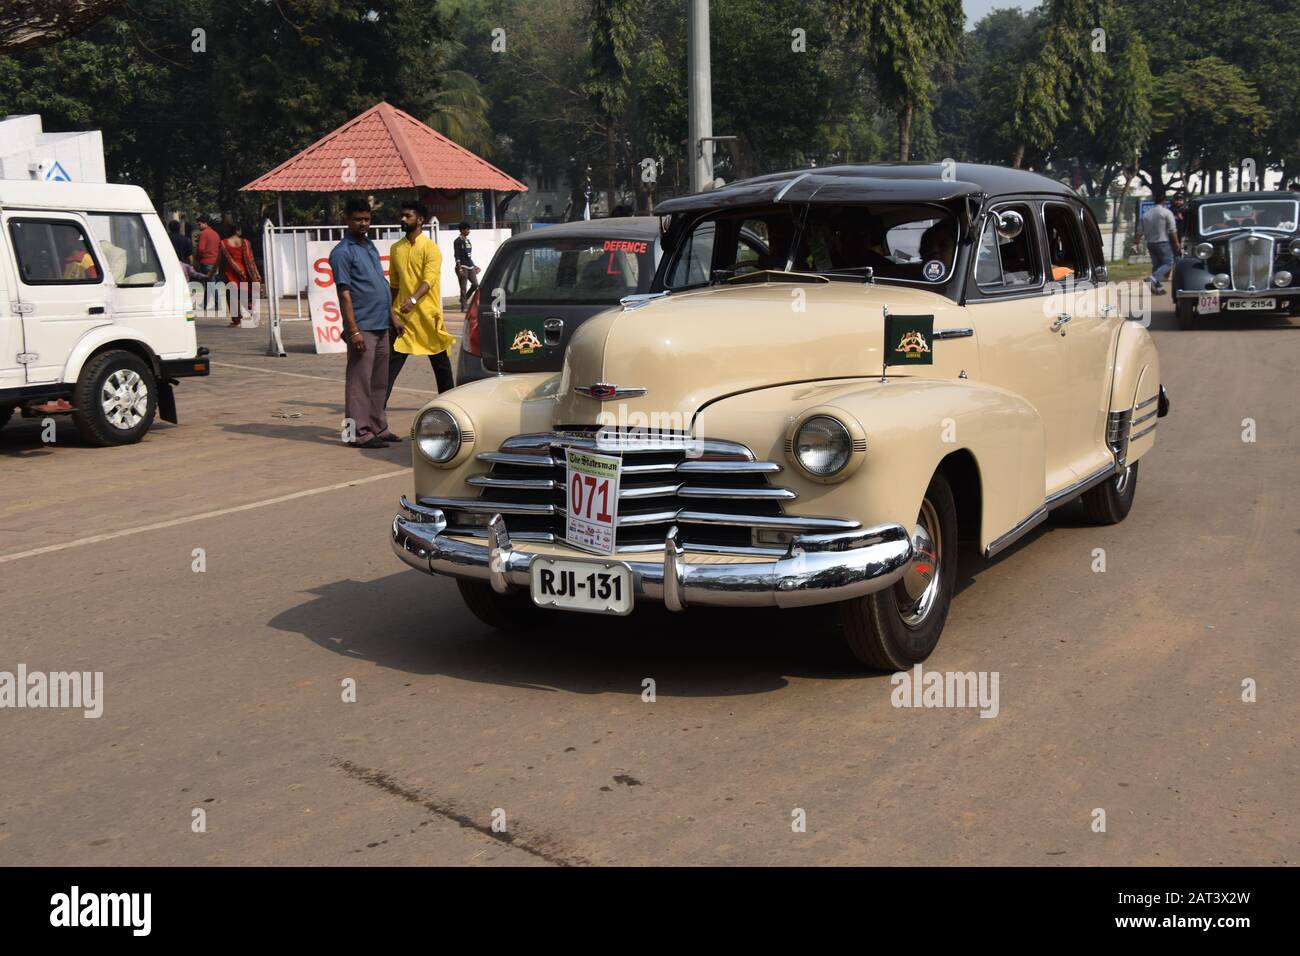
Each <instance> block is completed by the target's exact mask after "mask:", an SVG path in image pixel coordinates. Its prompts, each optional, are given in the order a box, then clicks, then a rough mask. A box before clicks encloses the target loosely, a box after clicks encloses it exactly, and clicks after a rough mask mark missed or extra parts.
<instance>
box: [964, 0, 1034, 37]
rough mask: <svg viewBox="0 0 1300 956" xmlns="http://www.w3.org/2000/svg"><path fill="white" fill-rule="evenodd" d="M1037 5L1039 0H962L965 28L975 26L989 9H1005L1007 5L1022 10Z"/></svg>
mask: <svg viewBox="0 0 1300 956" xmlns="http://www.w3.org/2000/svg"><path fill="white" fill-rule="evenodd" d="M1038 5H1039V0H962V6H963V7H965V8H966V29H967V30H969V29H970V28H971V27H973V26H975V23H976V21H978V20H979V19H980V18H981V17H982V16H984V14H986V13H988V12H989V11H990V10H997V9H1005V8H1007V7H1019V8H1020V9H1022V10H1028V9H1029V8H1030V7H1036V6H1038Z"/></svg>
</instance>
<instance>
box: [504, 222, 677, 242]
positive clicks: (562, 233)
mask: <svg viewBox="0 0 1300 956" xmlns="http://www.w3.org/2000/svg"><path fill="white" fill-rule="evenodd" d="M556 238H558V239H580V238H596V239H640V240H643V241H644V240H652V239H658V238H659V218H658V217H657V216H615V217H613V218H611V219H579V220H578V221H577V222H557V223H554V224H553V225H549V226H543V227H541V228H540V229H530V230H529V231H528V232H521V233H517V234H515V235H513V236H511V237H510V238H509V239H508V240H506V241H507V242H532V241H539V242H540V241H545V240H548V239H556Z"/></svg>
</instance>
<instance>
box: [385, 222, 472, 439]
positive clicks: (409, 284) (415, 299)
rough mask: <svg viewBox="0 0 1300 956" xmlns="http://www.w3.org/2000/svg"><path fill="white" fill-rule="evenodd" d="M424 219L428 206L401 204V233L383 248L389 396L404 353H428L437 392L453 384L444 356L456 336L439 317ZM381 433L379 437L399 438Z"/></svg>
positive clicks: (438, 263) (437, 260) (437, 270)
mask: <svg viewBox="0 0 1300 956" xmlns="http://www.w3.org/2000/svg"><path fill="white" fill-rule="evenodd" d="M428 218H429V211H428V210H427V209H426V208H425V207H424V205H423V204H422V203H418V202H407V203H402V229H403V231H404V232H405V233H406V235H405V236H404V237H402V238H401V239H398V240H397V241H396V242H395V243H393V248H392V249H391V250H390V251H389V253H388V284H389V285H390V286H392V289H393V325H394V326H395V328H396V330H397V331H396V332H395V337H394V340H393V348H392V352H391V355H390V356H389V359H388V394H389V396H391V395H392V394H393V383H394V382H396V381H397V373H398V372H400V371H401V370H402V366H403V365H405V364H406V357H407V356H408V355H427V356H429V364H430V365H432V366H433V376H434V378H435V379H437V381H438V391H439V392H445V391H447V390H448V389H449V388H452V387H453V386H454V385H455V384H456V383H455V380H454V379H453V378H452V373H451V356H450V352H451V347H452V344H453V343H455V341H456V340H455V338H453V337H452V335H451V333H450V332H448V331H447V327H446V326H445V325H444V324H443V321H442V282H441V276H442V253H441V252H440V251H439V250H438V246H437V243H435V242H434V241H433V240H432V239H430V238H429V237H428V236H427V235H425V234H424V224H425V222H427V221H428ZM385 404H386V403H385ZM383 437H384V441H396V440H400V439H397V438H396V436H392V437H390V436H387V435H386V436H383Z"/></svg>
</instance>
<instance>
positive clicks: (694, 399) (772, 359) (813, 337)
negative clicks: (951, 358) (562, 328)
mask: <svg viewBox="0 0 1300 956" xmlns="http://www.w3.org/2000/svg"><path fill="white" fill-rule="evenodd" d="M886 307H888V309H889V311H890V312H891V313H893V314H925V315H929V314H933V315H934V316H935V327H936V328H939V327H941V326H942V325H943V324H944V323H945V322H954V323H955V322H958V321H960V320H959V319H958V318H957V317H956V314H957V313H962V312H964V310H963V309H962V308H961V307H959V306H957V305H955V304H954V303H952V302H951V301H950V300H948V299H946V298H944V297H943V296H940V295H938V294H936V293H931V292H926V291H923V290H919V289H910V288H905V287H899V286H886V285H867V284H863V283H848V282H831V283H818V282H811V281H810V282H809V283H808V284H807V285H795V284H791V283H786V282H773V283H763V284H759V285H744V286H723V287H718V288H713V289H706V290H701V291H698V292H690V293H676V294H673V295H670V296H666V297H664V298H662V299H658V300H655V301H652V302H651V303H649V304H647V305H645V306H642V307H640V308H637V309H633V310H631V311H626V312H612V313H607V314H605V315H601V316H597V317H595V318H593V319H591V320H590V321H588V322H587V323H586V324H584V325H583V326H582V328H581V329H579V330H578V332H577V333H575V335H574V337H573V339H572V341H571V342H570V343H569V348H568V351H567V353H566V355H565V360H564V370H563V373H562V377H561V380H560V383H559V395H558V396H557V398H558V403H557V406H556V409H555V412H554V422H553V424H554V425H555V426H556V427H562V426H569V425H592V424H602V423H612V422H615V421H618V422H623V421H626V422H627V423H628V424H630V425H631V427H636V426H637V425H638V424H640V425H643V426H644V427H650V428H664V429H667V428H674V427H676V428H683V429H684V428H689V427H690V426H691V423H692V422H693V421H694V416H695V414H696V413H697V412H698V411H699V410H700V409H701V408H703V407H704V406H705V405H707V404H708V403H709V402H711V401H714V400H716V399H719V398H722V397H725V396H727V395H734V394H736V393H738V392H745V391H749V390H752V389H756V388H764V387H767V386H771V385H778V384H787V383H792V382H803V381H811V380H816V379H833V378H852V377H856V376H868V375H879V374H880V370H881V355H882V352H883V348H882V338H883V335H884V309H885V308H886ZM945 314H946V315H945ZM896 371H897V370H896ZM891 374H892V373H891ZM595 383H606V384H610V385H616V386H619V387H620V388H633V389H645V394H644V395H639V396H636V395H633V396H628V397H618V398H613V399H610V400H608V401H599V400H596V399H592V398H588V397H585V396H583V395H579V394H577V393H576V392H575V391H574V389H575V388H576V387H579V386H585V385H592V384H595ZM656 416H658V418H657V419H656ZM656 421H658V422H659V424H656ZM674 423H677V424H674Z"/></svg>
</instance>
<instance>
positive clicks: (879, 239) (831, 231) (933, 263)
mask: <svg viewBox="0 0 1300 956" xmlns="http://www.w3.org/2000/svg"><path fill="white" fill-rule="evenodd" d="M956 256H957V222H956V220H955V219H954V218H953V216H952V214H951V213H950V212H948V210H946V209H945V208H943V207H941V206H928V205H922V204H909V205H885V204H880V205H871V206H865V205H843V206H840V205H836V206H830V205H826V206H818V205H812V206H796V205H781V206H771V207H766V208H762V209H747V210H737V211H731V210H728V211H726V212H721V213H718V214H715V215H713V216H709V217H707V218H704V219H701V220H700V221H698V222H697V223H696V224H695V225H694V226H693V227H692V228H691V230H690V232H689V233H687V234H686V236H685V237H684V239H683V240H682V242H681V244H680V246H679V248H678V252H677V256H676V259H675V260H674V262H673V264H672V267H671V268H670V269H669V271H668V273H667V277H666V280H665V285H666V286H667V287H668V288H669V289H683V288H689V287H691V286H700V285H705V284H708V283H710V282H725V281H728V280H730V279H734V278H737V277H739V276H744V275H748V274H751V273H754V272H760V271H764V270H776V271H791V272H811V273H816V274H818V275H824V276H829V277H830V278H843V279H851V280H855V281H862V280H863V279H864V278H865V277H866V276H867V275H871V276H872V277H873V278H875V279H883V280H886V281H895V282H914V283H920V284H925V285H933V284H939V283H942V282H944V281H946V280H947V279H948V278H949V277H950V276H951V275H952V270H953V267H954V264H955V260H956Z"/></svg>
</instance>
